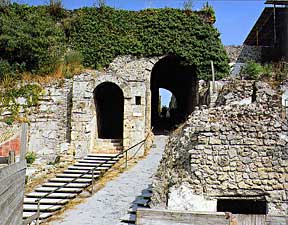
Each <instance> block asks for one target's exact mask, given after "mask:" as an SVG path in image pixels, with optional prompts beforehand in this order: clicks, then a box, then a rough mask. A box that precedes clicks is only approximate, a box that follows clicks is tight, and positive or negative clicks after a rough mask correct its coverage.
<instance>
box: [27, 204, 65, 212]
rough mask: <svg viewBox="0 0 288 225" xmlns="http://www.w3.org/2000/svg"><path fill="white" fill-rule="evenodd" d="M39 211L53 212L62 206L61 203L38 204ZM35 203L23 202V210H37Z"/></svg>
mask: <svg viewBox="0 0 288 225" xmlns="http://www.w3.org/2000/svg"><path fill="white" fill-rule="evenodd" d="M39 207H40V212H55V211H57V210H60V209H61V208H62V207H63V206H61V205H40V206H39ZM37 208H38V206H37V204H34V205H32V204H24V205H23V211H24V212H37Z"/></svg>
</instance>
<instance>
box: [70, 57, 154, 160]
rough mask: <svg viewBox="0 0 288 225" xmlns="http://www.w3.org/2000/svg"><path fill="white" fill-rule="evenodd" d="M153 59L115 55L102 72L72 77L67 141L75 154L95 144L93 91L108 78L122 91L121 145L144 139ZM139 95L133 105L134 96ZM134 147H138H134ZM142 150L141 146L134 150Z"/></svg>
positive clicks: (95, 129)
mask: <svg viewBox="0 0 288 225" xmlns="http://www.w3.org/2000/svg"><path fill="white" fill-rule="evenodd" d="M152 67H153V59H145V58H142V59H137V58H135V57H131V56H127V57H119V58H116V59H115V60H114V61H113V62H112V63H111V65H110V67H109V69H108V71H106V72H95V73H84V74H81V75H79V76H75V77H74V81H73V108H72V133H71V141H72V142H71V144H72V146H73V147H74V148H75V149H76V155H77V156H79V157H80V156H83V155H85V154H87V153H88V152H91V151H92V150H93V148H94V146H95V145H97V144H98V143H97V138H98V134H97V115H96V108H95V103H94V96H93V91H94V90H95V88H97V87H98V85H100V84H103V83H105V82H110V83H113V84H116V85H117V86H119V87H120V88H121V90H122V92H123V95H124V118H123V148H124V149H127V148H128V147H130V146H132V145H134V144H136V143H138V142H140V141H142V140H143V139H145V137H146V135H147V133H148V130H149V129H150V126H151V125H150V120H151V119H150V104H151V103H150V102H151V100H150V99H151V94H150V71H151V70H152ZM136 96H137V97H140V98H141V104H140V105H136V102H135V98H136ZM135 151H138V149H137V148H136V149H135ZM135 151H133V150H132V151H131V152H130V154H134V153H135ZM143 153H144V147H142V148H141V149H140V150H139V152H138V154H139V155H142V154H143Z"/></svg>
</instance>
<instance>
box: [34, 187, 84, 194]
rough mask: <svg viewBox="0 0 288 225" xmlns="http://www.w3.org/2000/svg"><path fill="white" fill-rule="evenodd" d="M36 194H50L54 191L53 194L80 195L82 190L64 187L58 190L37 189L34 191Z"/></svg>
mask: <svg viewBox="0 0 288 225" xmlns="http://www.w3.org/2000/svg"><path fill="white" fill-rule="evenodd" d="M35 191H36V192H47V193H48V192H51V191H55V192H54V193H81V192H82V188H69V187H64V188H60V189H58V187H39V188H36V189H35Z"/></svg>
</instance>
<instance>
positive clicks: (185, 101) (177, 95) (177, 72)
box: [151, 55, 198, 132]
mask: <svg viewBox="0 0 288 225" xmlns="http://www.w3.org/2000/svg"><path fill="white" fill-rule="evenodd" d="M163 89H166V90H168V91H169V92H171V96H172V98H171V104H174V107H173V109H172V107H171V109H172V110H171V109H170V107H169V106H167V107H169V111H170V112H169V114H170V115H169V118H166V119H165V120H163V115H164V113H165V112H164V113H162V115H161V114H160V113H159V105H161V101H160V99H162V98H160V95H161V90H163ZM159 90H160V92H159ZM197 92H198V79H197V74H196V68H195V67H193V66H186V65H184V64H183V62H182V60H181V58H180V57H178V56H174V55H169V56H166V57H165V58H163V59H161V60H159V61H158V62H157V63H156V64H155V65H154V67H153V69H152V74H151V94H152V98H151V100H152V102H151V107H152V109H151V120H152V121H151V124H152V126H153V127H154V129H155V130H156V131H160V132H161V131H163V130H171V129H173V128H176V127H177V125H178V124H180V123H182V122H184V121H185V120H186V118H187V116H188V115H189V114H190V113H191V112H192V111H193V110H194V108H195V106H196V105H197ZM169 105H170V102H169ZM171 112H172V113H171ZM171 114H172V115H171ZM167 115H168V114H167Z"/></svg>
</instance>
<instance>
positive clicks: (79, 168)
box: [68, 164, 111, 171]
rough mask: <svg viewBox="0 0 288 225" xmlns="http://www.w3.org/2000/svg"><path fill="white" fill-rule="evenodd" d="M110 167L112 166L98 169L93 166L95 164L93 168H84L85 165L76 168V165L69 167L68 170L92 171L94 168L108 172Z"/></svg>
mask: <svg viewBox="0 0 288 225" xmlns="http://www.w3.org/2000/svg"><path fill="white" fill-rule="evenodd" d="M90 165H91V164H90ZM110 167H111V166H100V167H97V166H93V164H92V166H83V165H81V166H76V165H74V166H69V167H68V170H84V171H85V170H92V169H94V168H97V169H99V170H108V169H109V168H110Z"/></svg>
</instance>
